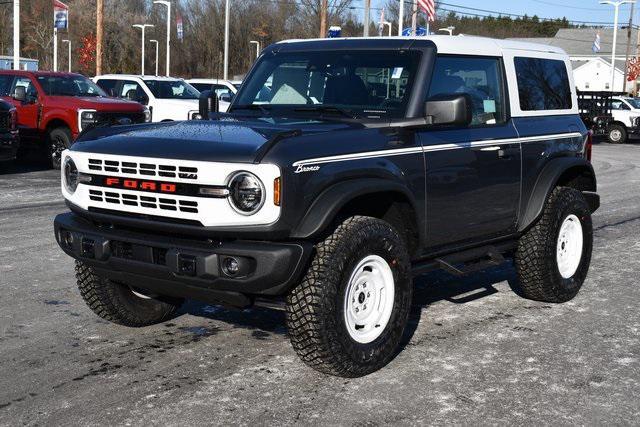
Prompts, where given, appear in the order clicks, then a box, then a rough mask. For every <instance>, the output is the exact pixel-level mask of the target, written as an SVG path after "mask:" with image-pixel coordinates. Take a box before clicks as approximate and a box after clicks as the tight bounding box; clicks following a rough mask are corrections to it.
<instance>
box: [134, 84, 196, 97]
mask: <svg viewBox="0 0 640 427" xmlns="http://www.w3.org/2000/svg"><path fill="white" fill-rule="evenodd" d="M144 82H145V83H146V84H147V86H148V87H149V90H150V91H151V93H153V96H155V97H156V98H158V99H198V96H199V95H200V92H198V90H197V89H196V88H194V87H193V86H191V85H190V84H189V83H186V82H184V81H182V80H145V81H144Z"/></svg>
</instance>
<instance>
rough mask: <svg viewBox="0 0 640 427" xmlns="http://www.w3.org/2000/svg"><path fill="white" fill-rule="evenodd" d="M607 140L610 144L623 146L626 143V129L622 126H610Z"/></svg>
mask: <svg viewBox="0 0 640 427" xmlns="http://www.w3.org/2000/svg"><path fill="white" fill-rule="evenodd" d="M607 139H608V140H609V142H610V143H612V144H624V143H625V142H627V129H626V128H625V127H624V126H622V125H615V124H614V125H611V126H609V129H608V130H607Z"/></svg>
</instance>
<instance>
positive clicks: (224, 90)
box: [213, 85, 233, 98]
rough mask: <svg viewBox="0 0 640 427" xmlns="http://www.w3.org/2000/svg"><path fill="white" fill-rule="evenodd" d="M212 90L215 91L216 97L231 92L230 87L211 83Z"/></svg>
mask: <svg viewBox="0 0 640 427" xmlns="http://www.w3.org/2000/svg"><path fill="white" fill-rule="evenodd" d="M213 91H214V92H215V93H216V96H217V97H218V98H220V96H222V95H224V94H226V93H228V94H231V95H233V94H232V93H231V89H229V88H228V87H226V86H225V85H213Z"/></svg>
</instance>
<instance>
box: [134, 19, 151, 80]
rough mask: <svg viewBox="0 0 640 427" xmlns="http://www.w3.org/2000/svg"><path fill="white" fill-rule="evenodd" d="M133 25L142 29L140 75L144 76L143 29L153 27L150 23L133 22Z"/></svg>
mask: <svg viewBox="0 0 640 427" xmlns="http://www.w3.org/2000/svg"><path fill="white" fill-rule="evenodd" d="M132 26H133V27H136V28H140V29H141V30H142V75H143V76H144V30H145V28H147V27H153V25H151V24H134V25H132Z"/></svg>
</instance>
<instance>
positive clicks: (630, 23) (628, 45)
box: [622, 3, 635, 91]
mask: <svg viewBox="0 0 640 427" xmlns="http://www.w3.org/2000/svg"><path fill="white" fill-rule="evenodd" d="M634 6H635V3H631V12H629V28H627V52H626V54H625V56H624V79H623V80H622V82H623V83H622V90H623V91H624V90H625V89H626V86H627V73H628V72H629V53H630V52H629V51H630V50H631V30H632V28H633V9H634Z"/></svg>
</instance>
